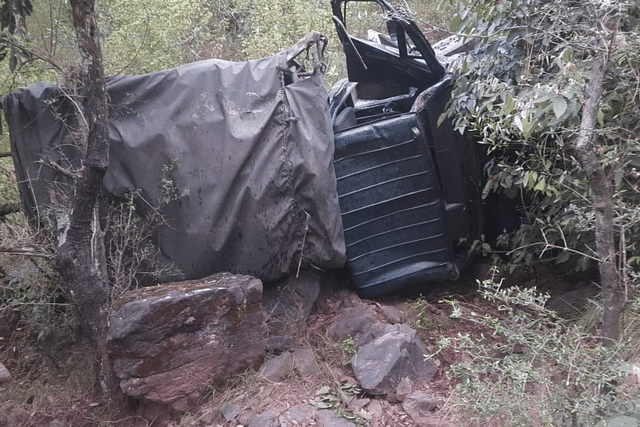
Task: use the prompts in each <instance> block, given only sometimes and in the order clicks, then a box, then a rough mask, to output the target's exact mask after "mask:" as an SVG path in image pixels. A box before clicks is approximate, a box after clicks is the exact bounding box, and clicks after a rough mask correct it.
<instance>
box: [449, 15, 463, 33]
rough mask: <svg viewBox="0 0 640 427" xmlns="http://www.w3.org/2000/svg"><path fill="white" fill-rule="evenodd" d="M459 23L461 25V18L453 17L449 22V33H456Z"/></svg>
mask: <svg viewBox="0 0 640 427" xmlns="http://www.w3.org/2000/svg"><path fill="white" fill-rule="evenodd" d="M461 23H462V17H461V16H460V15H456V16H454V17H453V19H452V20H451V31H453V32H454V33H455V32H456V31H458V28H459V27H460V24H461Z"/></svg>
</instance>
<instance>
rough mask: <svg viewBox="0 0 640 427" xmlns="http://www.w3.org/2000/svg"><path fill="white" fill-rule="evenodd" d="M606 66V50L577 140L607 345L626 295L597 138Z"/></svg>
mask: <svg viewBox="0 0 640 427" xmlns="http://www.w3.org/2000/svg"><path fill="white" fill-rule="evenodd" d="M606 70H607V59H606V53H604V52H603V53H602V54H601V55H600V56H596V57H595V58H594V63H593V73H592V75H591V80H590V81H589V85H588V87H587V94H586V99H585V102H584V105H583V110H582V121H581V123H580V131H579V134H578V138H577V139H576V141H575V145H574V149H575V154H576V157H577V159H578V161H579V162H580V164H581V166H582V169H583V170H584V171H585V172H586V174H587V176H588V178H589V184H590V187H591V190H592V192H593V207H594V210H595V215H596V223H595V235H596V251H597V253H598V258H599V259H600V261H599V263H598V269H599V272H600V282H601V290H602V305H603V308H604V314H603V319H602V335H603V337H604V340H603V343H604V344H605V345H613V344H614V343H615V342H616V341H618V340H619V338H620V318H621V316H622V308H623V306H624V299H623V294H622V289H621V287H620V278H619V276H618V271H617V268H616V245H615V237H614V232H613V229H614V210H613V204H614V200H613V188H612V186H611V180H610V179H609V177H608V176H607V173H606V171H605V169H604V167H603V166H602V164H601V163H600V161H599V159H598V156H597V151H596V148H595V144H594V140H595V138H596V133H595V129H596V123H597V121H596V120H597V113H598V106H599V103H600V97H601V96H602V91H603V84H604V76H605V73H606Z"/></svg>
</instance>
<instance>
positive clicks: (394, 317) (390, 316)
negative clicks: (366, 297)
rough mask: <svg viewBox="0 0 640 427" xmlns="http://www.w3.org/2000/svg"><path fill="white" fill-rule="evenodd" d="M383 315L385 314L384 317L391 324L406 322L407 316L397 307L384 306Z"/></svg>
mask: <svg viewBox="0 0 640 427" xmlns="http://www.w3.org/2000/svg"><path fill="white" fill-rule="evenodd" d="M381 308H382V313H383V314H384V316H385V317H386V318H387V320H388V321H389V323H391V324H394V325H395V324H396V323H404V322H405V320H406V319H405V317H406V316H405V315H404V313H403V312H402V310H400V309H399V308H397V307H394V306H392V305H383V306H382V307H381Z"/></svg>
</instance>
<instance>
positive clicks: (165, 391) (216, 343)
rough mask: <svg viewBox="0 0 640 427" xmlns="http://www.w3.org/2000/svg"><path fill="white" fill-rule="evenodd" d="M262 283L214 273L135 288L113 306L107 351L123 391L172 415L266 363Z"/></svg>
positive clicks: (256, 280)
mask: <svg viewBox="0 0 640 427" xmlns="http://www.w3.org/2000/svg"><path fill="white" fill-rule="evenodd" d="M261 300H262V282H261V281H260V280H258V279H256V278H253V277H251V276H240V275H233V274H230V273H218V274H214V275H212V276H208V277H206V278H204V279H200V280H189V281H184V282H176V283H169V284H164V285H161V286H155V287H148V288H140V289H137V290H135V291H133V292H129V293H126V294H125V295H124V296H123V297H122V298H120V299H119V300H118V301H116V303H115V304H114V311H113V312H112V314H111V317H110V329H109V335H108V338H107V353H108V354H109V357H110V359H111V361H112V364H113V369H114V372H115V375H116V377H117V378H119V379H120V387H121V389H122V391H123V393H124V394H125V395H127V396H130V397H132V398H135V399H139V400H140V401H144V402H151V403H153V404H160V405H162V407H164V408H169V409H172V410H173V411H175V412H179V413H181V412H186V411H188V410H190V409H193V408H194V406H195V405H196V404H197V401H198V399H199V398H200V397H201V395H202V394H203V393H204V392H206V390H207V387H208V386H209V385H211V384H212V383H213V382H215V381H216V380H219V379H222V378H224V377H227V376H230V375H233V374H236V373H240V372H242V371H245V370H246V369H248V368H252V367H253V368H257V367H258V366H259V365H260V364H261V363H262V362H263V360H264V339H263V335H262V327H261V326H262V323H263V312H262V305H261Z"/></svg>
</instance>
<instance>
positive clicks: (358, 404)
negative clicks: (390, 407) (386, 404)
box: [347, 397, 371, 412]
mask: <svg viewBox="0 0 640 427" xmlns="http://www.w3.org/2000/svg"><path fill="white" fill-rule="evenodd" d="M370 401H371V399H369V398H368V397H365V398H362V399H353V400H351V401H350V402H349V405H347V409H348V410H349V411H351V412H358V411H359V410H360V409H362V408H364V407H365V406H367V404H368V403H369V402H370Z"/></svg>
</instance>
